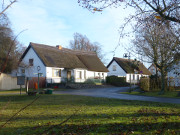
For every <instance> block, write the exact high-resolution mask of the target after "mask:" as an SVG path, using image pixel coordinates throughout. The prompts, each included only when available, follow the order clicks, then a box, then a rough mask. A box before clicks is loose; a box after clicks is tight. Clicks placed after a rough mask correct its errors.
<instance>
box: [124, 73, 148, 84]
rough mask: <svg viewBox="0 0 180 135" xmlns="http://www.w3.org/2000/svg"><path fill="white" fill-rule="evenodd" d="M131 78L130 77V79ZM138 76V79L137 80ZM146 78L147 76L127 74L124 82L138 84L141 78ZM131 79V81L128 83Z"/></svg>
mask: <svg viewBox="0 0 180 135" xmlns="http://www.w3.org/2000/svg"><path fill="white" fill-rule="evenodd" d="M133 75H134V79H133ZM130 76H131V77H130ZM138 76H139V79H138ZM143 76H144V77H148V75H144V74H127V75H126V82H128V83H130V82H131V83H138V82H139V80H140V78H141V77H143ZM130 78H131V81H130Z"/></svg>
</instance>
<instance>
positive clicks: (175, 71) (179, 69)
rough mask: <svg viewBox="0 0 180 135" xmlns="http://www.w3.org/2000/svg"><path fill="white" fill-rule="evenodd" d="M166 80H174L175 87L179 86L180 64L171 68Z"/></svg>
mask: <svg viewBox="0 0 180 135" xmlns="http://www.w3.org/2000/svg"><path fill="white" fill-rule="evenodd" d="M168 78H172V79H173V80H174V83H175V86H176V87H177V86H180V62H179V63H178V64H176V65H174V66H173V67H172V68H171V71H169V72H168Z"/></svg>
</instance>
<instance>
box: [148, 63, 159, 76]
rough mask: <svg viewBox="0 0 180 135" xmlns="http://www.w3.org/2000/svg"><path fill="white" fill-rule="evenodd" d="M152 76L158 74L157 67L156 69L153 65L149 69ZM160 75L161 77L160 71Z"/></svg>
mask: <svg viewBox="0 0 180 135" xmlns="http://www.w3.org/2000/svg"><path fill="white" fill-rule="evenodd" d="M148 70H149V71H150V72H151V74H152V75H155V74H156V67H154V66H153V65H151V66H150V67H149V69H148ZM157 73H158V75H161V72H160V71H159V70H158V72H157Z"/></svg>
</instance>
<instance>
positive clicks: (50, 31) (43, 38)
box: [8, 0, 132, 59]
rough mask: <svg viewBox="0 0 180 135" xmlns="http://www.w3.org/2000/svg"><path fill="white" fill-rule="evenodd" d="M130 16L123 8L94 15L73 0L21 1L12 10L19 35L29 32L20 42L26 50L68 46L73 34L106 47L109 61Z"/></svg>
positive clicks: (21, 37)
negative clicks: (33, 44)
mask: <svg viewBox="0 0 180 135" xmlns="http://www.w3.org/2000/svg"><path fill="white" fill-rule="evenodd" d="M131 12H132V11H131ZM128 14H129V13H128V11H125V12H124V11H123V10H122V9H121V8H119V9H113V8H108V9H106V10H104V11H103V12H102V13H95V14H93V13H91V12H89V11H88V10H87V9H84V8H82V7H80V6H79V5H78V3H77V1H72V0H59V1H57V0H56V1H52V0H28V1H19V2H18V3H16V4H15V5H13V7H12V8H11V9H10V10H8V15H9V18H10V20H11V22H12V27H13V29H14V30H15V33H16V34H17V33H18V32H20V31H21V30H24V29H28V30H27V31H25V32H24V33H23V34H22V35H20V36H19V38H18V39H19V40H20V42H22V43H23V44H24V45H26V46H27V45H28V44H29V42H37V43H44V44H49V45H57V44H61V45H63V46H68V44H69V41H70V40H71V39H73V34H74V33H75V32H79V33H81V34H84V35H86V36H87V37H88V38H89V39H90V40H91V41H92V42H95V41H96V42H99V43H100V44H102V45H103V50H104V52H106V53H109V55H108V56H107V57H108V59H111V58H112V54H111V53H110V52H112V51H113V50H114V48H115V47H116V46H117V44H118V40H119V33H118V29H119V26H120V25H121V24H122V23H123V18H124V17H126V16H128ZM121 50H122V49H121ZM121 53H122V51H121ZM121 53H120V52H116V55H117V56H118V55H119V56H121V55H122V54H121Z"/></svg>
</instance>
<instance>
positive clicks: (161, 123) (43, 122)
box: [0, 95, 180, 135]
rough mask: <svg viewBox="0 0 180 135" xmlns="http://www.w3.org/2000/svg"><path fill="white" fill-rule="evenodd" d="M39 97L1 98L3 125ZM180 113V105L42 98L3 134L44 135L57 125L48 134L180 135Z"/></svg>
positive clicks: (0, 110)
mask: <svg viewBox="0 0 180 135" xmlns="http://www.w3.org/2000/svg"><path fill="white" fill-rule="evenodd" d="M36 97H37V96H26V95H21V96H20V95H1V96H0V107H1V108H0V125H2V124H4V123H5V122H6V121H7V120H8V119H9V118H10V117H11V116H12V115H13V114H15V113H16V112H17V111H18V110H19V109H21V108H22V107H24V106H25V105H27V104H29V103H30V102H32V100H33V99H34V98H36ZM9 101H10V102H9ZM8 102H9V103H8ZM76 111H77V112H76ZM74 112H76V113H75V115H74V116H73V117H72V118H71V119H70V120H68V121H67V122H66V123H64V124H62V125H60V126H58V124H59V123H61V122H62V121H64V120H66V119H67V118H68V117H70V116H71V115H72V114H73V113H74ZM179 113H180V104H176V105H175V104H164V103H153V102H142V101H127V100H118V99H107V98H93V97H85V96H72V95H41V97H40V98H39V99H38V100H37V101H36V102H34V103H33V104H32V105H31V106H29V107H28V108H26V109H25V110H23V111H22V112H20V113H19V114H18V115H17V116H16V117H15V118H14V119H13V120H11V121H10V122H9V123H8V124H6V126H5V127H4V128H2V129H0V134H2V135H33V134H34V135H40V134H42V133H43V132H44V131H45V130H47V129H48V128H49V127H51V126H52V125H54V126H55V125H57V126H55V127H54V128H51V129H50V130H49V131H47V132H46V133H45V134H49V135H61V134H63V133H64V134H67V135H75V134H78V135H79V134H81V135H84V134H102V135H104V134H111V135H117V134H120V135H121V134H123V135H127V134H138V135H139V134H153V135H154V134H163V135H164V134H167V135H169V134H170V135H177V134H180V115H179ZM0 127H1V126H0ZM45 134H44V135H45Z"/></svg>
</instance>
